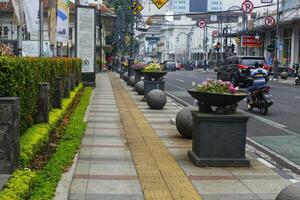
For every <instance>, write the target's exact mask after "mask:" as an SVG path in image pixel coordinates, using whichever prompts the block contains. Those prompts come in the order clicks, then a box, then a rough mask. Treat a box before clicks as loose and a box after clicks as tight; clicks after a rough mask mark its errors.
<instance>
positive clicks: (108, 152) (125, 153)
mask: <svg viewBox="0 0 300 200" xmlns="http://www.w3.org/2000/svg"><path fill="white" fill-rule="evenodd" d="M92 157H99V158H110V159H118V158H128V159H130V158H131V154H130V151H129V149H128V148H127V147H124V148H103V147H102V148H97V147H93V148H92Z"/></svg>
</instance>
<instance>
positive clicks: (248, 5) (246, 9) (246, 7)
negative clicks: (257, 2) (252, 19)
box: [242, 0, 254, 14]
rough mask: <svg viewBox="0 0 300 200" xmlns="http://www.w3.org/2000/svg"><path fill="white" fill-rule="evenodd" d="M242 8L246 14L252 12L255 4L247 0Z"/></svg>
mask: <svg viewBox="0 0 300 200" xmlns="http://www.w3.org/2000/svg"><path fill="white" fill-rule="evenodd" d="M242 9H243V11H244V12H245V13H246V14H250V13H251V12H252V11H253V9H254V5H253V3H252V2H251V1H250V0H245V1H244V2H243V4H242Z"/></svg>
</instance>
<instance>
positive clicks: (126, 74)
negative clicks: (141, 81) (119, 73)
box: [123, 72, 128, 81]
mask: <svg viewBox="0 0 300 200" xmlns="http://www.w3.org/2000/svg"><path fill="white" fill-rule="evenodd" d="M123 79H124V81H127V80H128V72H125V73H124V74H123Z"/></svg>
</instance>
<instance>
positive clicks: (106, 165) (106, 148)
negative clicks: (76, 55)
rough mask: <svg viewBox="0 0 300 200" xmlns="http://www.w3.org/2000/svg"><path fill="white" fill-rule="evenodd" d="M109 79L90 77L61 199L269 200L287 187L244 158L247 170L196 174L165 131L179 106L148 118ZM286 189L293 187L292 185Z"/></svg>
mask: <svg viewBox="0 0 300 200" xmlns="http://www.w3.org/2000/svg"><path fill="white" fill-rule="evenodd" d="M141 98H142V97H141V96H138V95H137V94H136V92H134V91H133V90H132V88H131V87H127V86H126V84H125V82H123V81H121V80H120V79H119V78H117V75H115V74H107V73H101V74H99V75H98V76H97V87H96V88H95V90H94V93H93V97H92V101H91V105H90V112H89V114H88V128H87V130H86V135H85V137H84V139H83V141H82V145H81V148H80V153H79V156H78V160H77V163H76V168H75V172H74V175H73V180H72V184H71V188H70V192H69V199H72V200H75V199H80V200H83V199H97V200H102V199H105V200H108V199H110V200H127V199H128V200H129V199H130V200H139V199H158V200H163V199H182V200H189V199H191V200H192V199H204V200H258V199H262V200H274V199H275V197H276V196H277V194H278V193H279V191H281V190H282V189H283V188H284V187H285V186H287V185H289V184H291V182H290V181H289V179H293V177H290V176H288V175H286V174H285V173H283V172H281V171H279V170H278V169H276V168H275V167H274V166H272V165H271V164H269V163H267V162H266V161H264V160H262V159H260V158H257V157H256V156H255V155H254V154H252V153H251V152H249V151H248V152H247V157H248V158H249V159H251V164H252V166H251V167H250V168H198V167H195V166H194V165H193V164H192V163H191V162H190V161H189V160H188V158H187V151H188V150H189V149H191V140H186V139H183V138H181V137H180V135H179V134H178V132H177V130H176V127H175V126H174V125H172V124H171V123H170V119H171V118H175V117H176V114H177V112H178V111H179V110H180V106H179V105H177V104H175V103H174V102H172V101H171V100H168V103H167V105H166V108H165V109H164V110H159V111H157V110H150V109H148V106H147V104H146V103H145V102H142V101H141ZM293 181H294V180H293Z"/></svg>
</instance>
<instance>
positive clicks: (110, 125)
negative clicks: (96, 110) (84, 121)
mask: <svg viewBox="0 0 300 200" xmlns="http://www.w3.org/2000/svg"><path fill="white" fill-rule="evenodd" d="M87 127H88V128H99V129H100V128H115V129H121V128H123V126H122V124H121V123H119V122H96V123H95V122H92V123H88V126H87Z"/></svg>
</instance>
